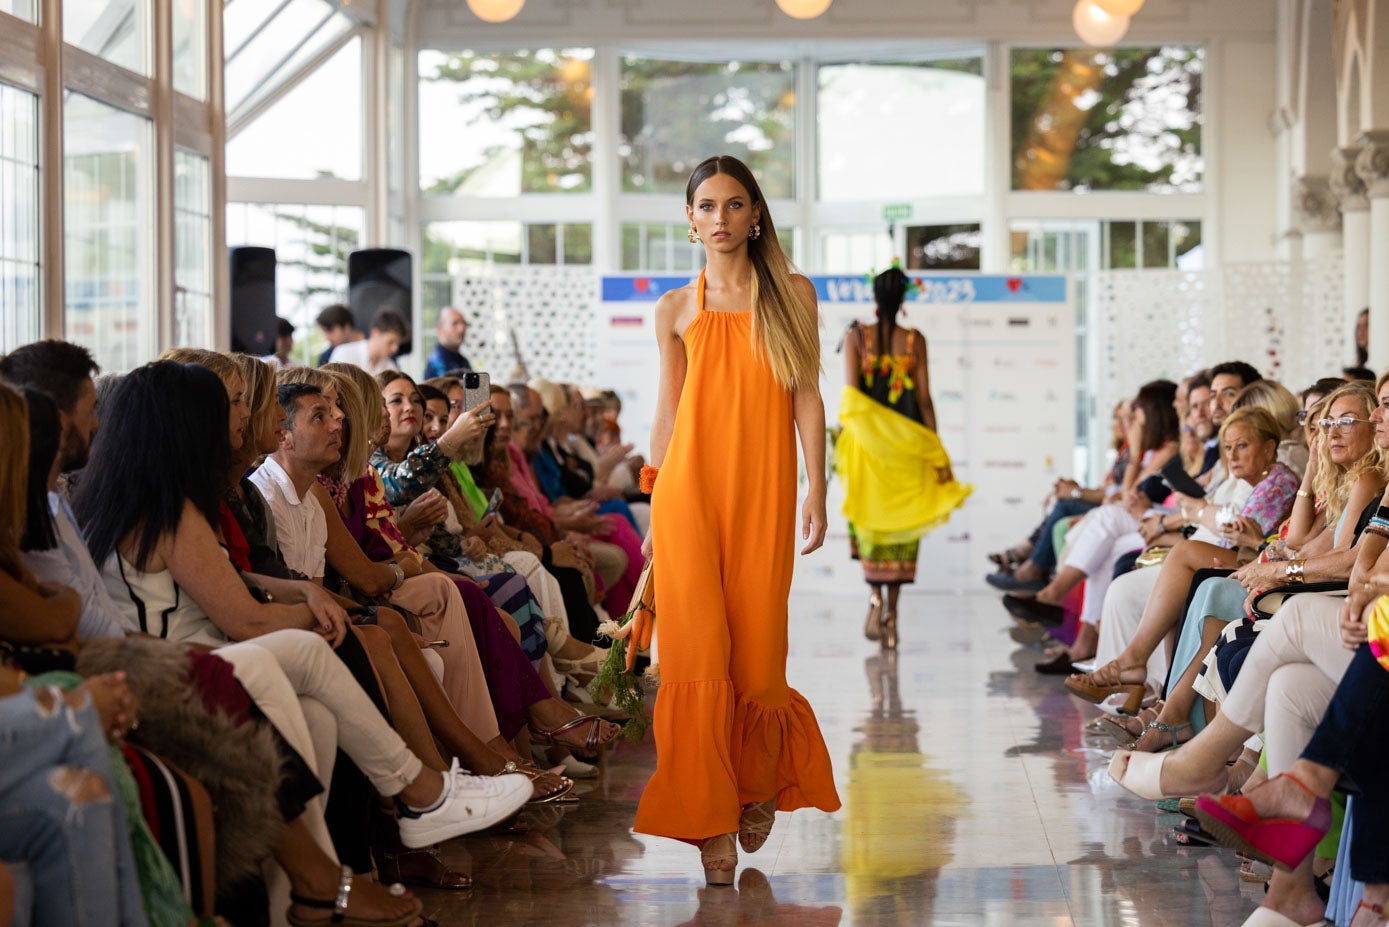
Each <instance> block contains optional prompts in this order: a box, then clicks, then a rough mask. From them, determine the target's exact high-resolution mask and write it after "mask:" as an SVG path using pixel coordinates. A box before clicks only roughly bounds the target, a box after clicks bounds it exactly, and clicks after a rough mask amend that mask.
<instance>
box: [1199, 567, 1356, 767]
mask: <svg viewBox="0 0 1389 927" xmlns="http://www.w3.org/2000/svg"><path fill="white" fill-rule="evenodd" d="M1344 604H1345V600H1344V599H1341V598H1335V597H1332V596H1324V595H1315V594H1312V593H1306V594H1303V595H1297V596H1293V597H1292V599H1290V600H1289V601H1288V603H1287V604H1286V605H1284V606H1283V607H1282V608H1280V609H1278V612H1277V614H1275V615H1274V616H1273V617H1272V618H1271V619H1269V620H1268V621H1267V622H1266V623H1265V624H1264V627H1263V630H1261V631H1260V632H1259V633H1258V634H1257V635H1256V636H1255V638H1254V645H1253V646H1252V647H1250V648H1249V654H1248V655H1247V656H1246V657H1245V658H1244V665H1243V666H1242V667H1240V672H1239V675H1238V676H1237V677H1236V678H1235V684H1234V686H1232V687H1231V688H1230V693H1229V695H1227V696H1226V698H1225V701H1224V703H1223V704H1222V705H1221V706H1220V710H1221V711H1222V712H1224V714H1225V716H1226V717H1227V718H1229V719H1230V720H1231V721H1233V722H1234V723H1235V724H1237V725H1239V726H1240V727H1242V728H1244V729H1245V730H1246V731H1252V732H1254V733H1258V732H1259V731H1263V732H1264V744H1265V747H1266V748H1267V750H1268V769H1269V773H1270V774H1273V775H1276V774H1278V773H1280V772H1284V771H1286V770H1287V769H1288V768H1289V767H1291V766H1292V764H1293V763H1294V762H1296V760H1297V758H1298V757H1299V756H1301V755H1302V750H1303V748H1305V747H1306V746H1307V742H1308V741H1309V740H1311V739H1312V733H1313V731H1315V730H1316V729H1317V725H1318V724H1319V723H1321V719H1322V715H1324V714H1325V713H1326V706H1327V705H1329V704H1330V703H1331V696H1332V695H1333V694H1335V692H1336V686H1337V685H1338V684H1339V683H1340V681H1341V677H1342V676H1343V675H1345V672H1346V668H1347V667H1348V666H1350V661H1351V658H1352V657H1354V656H1355V654H1354V652H1353V651H1350V650H1347V649H1346V648H1345V647H1344V646H1343V645H1342V644H1341V628H1340V625H1339V615H1340V611H1341V606H1342V605H1344Z"/></svg>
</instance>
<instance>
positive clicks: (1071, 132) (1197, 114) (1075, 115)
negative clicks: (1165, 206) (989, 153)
mask: <svg viewBox="0 0 1389 927" xmlns="http://www.w3.org/2000/svg"><path fill="white" fill-rule="evenodd" d="M1204 65H1205V57H1204V54H1203V51H1202V49H1200V48H1188V47H1176V46H1164V47H1161V48H1125V49H1117V50H1116V49H1107V50H1104V49H1064V50H1063V49H1016V50H1014V52H1013V55H1012V61H1011V67H1012V138H1013V148H1012V151H1013V189H1015V190H1147V191H1149V192H1154V193H1165V192H1183V193H1189V192H1196V191H1199V190H1200V189H1201V178H1202V160H1201V80H1202V75H1203V72H1204Z"/></svg>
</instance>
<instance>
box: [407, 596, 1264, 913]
mask: <svg viewBox="0 0 1389 927" xmlns="http://www.w3.org/2000/svg"><path fill="white" fill-rule="evenodd" d="M863 604H864V603H863V602H862V601H861V600H860V598H859V597H858V596H852V597H851V596H850V595H844V596H840V597H825V596H819V595H816V596H811V595H806V594H796V595H794V596H793V599H792V603H791V605H792V611H791V613H792V622H793V630H792V635H791V646H792V650H791V658H790V664H789V675H790V677H791V683H792V685H793V686H795V687H796V688H798V689H800V690H801V691H802V692H803V693H804V694H806V696H807V697H808V698H809V699H810V702H811V704H812V705H813V706H814V708H815V710H816V713H817V715H818V717H819V720H820V725H821V727H822V729H823V731H824V734H825V738H826V740H827V742H828V744H829V747H830V752H831V754H832V756H833V757H834V761H835V771H836V774H837V777H838V781H839V787H840V794H841V797H842V798H843V799H844V808H843V809H842V810H841V811H840V812H839V813H837V814H834V815H826V814H822V813H820V812H815V811H802V812H798V813H796V814H795V815H785V814H782V815H779V816H778V819H777V823H776V829H775V830H774V831H773V834H772V837H771V839H770V840H769V841H768V843H767V845H766V846H765V847H764V848H763V849H762V850H761V851H760V852H758V853H757V854H756V855H753V856H748V857H744V858H743V859H742V860H741V861H740V865H739V874H740V878H739V883H738V888H737V890H736V891H734V890H730V889H706V888H705V887H704V879H703V874H702V872H701V870H700V869H699V863H698V854H697V852H696V851H695V850H693V849H692V848H690V847H688V846H686V845H684V844H679V843H675V842H673V841H668V840H661V839H656V838H648V837H643V836H637V835H634V834H633V833H632V832H631V824H632V817H633V812H634V809H635V807H636V802H637V798H638V796H639V795H640V794H641V789H642V786H643V784H644V783H645V781H646V778H647V776H648V775H649V774H650V770H651V768H652V765H653V762H654V753H653V750H652V747H651V744H650V742H649V741H648V742H645V743H642V744H640V745H635V746H634V745H630V744H625V743H624V744H623V745H622V746H620V747H619V748H618V749H617V750H616V752H615V753H613V754H612V755H611V756H610V757H609V759H608V761H607V768H606V771H605V773H604V775H603V777H602V778H601V779H599V780H596V781H590V782H588V783H581V785H580V787H579V789H578V790H577V791H578V792H579V793H580V794H582V800H581V801H580V802H579V803H578V804H577V805H573V806H571V807H569V808H568V809H555V808H551V809H547V810H546V811H545V812H544V814H545V815H546V817H545V818H542V816H541V815H534V814H533V815H530V816H529V823H530V827H531V830H530V833H529V834H528V835H527V836H524V837H510V838H482V839H470V840H465V841H458V842H455V843H454V844H451V845H449V846H448V847H446V848H445V852H446V855H447V856H448V857H449V858H451V859H452V860H454V861H455V864H456V865H459V866H460V868H467V869H468V870H469V871H471V872H472V874H473V878H474V881H475V885H474V888H473V889H472V890H471V891H470V892H468V893H464V894H459V895H449V894H446V893H442V892H422V893H421V894H422V895H423V896H424V897H425V899H426V904H427V906H426V913H428V914H430V915H431V916H433V917H436V918H438V919H439V920H440V921H441V923H442V924H445V925H455V924H470V925H486V927H510V925H522V924H524V925H532V924H544V925H553V927H579V925H586V924H593V925H600V924H601V925H638V924H639V925H652V927H675V925H684V924H701V925H729V927H732V925H735V924H736V925H752V924H773V923H774V924H777V925H807V927H819V925H834V924H844V925H849V924H854V925H875V927H876V925H909V924H910V925H917V924H923V925H924V924H941V925H944V924H952V925H953V924H959V925H971V927H974V925H992V924H997V925H1030V924H1038V925H1041V924H1045V925H1055V927H1061V925H1076V927H1109V925H1130V924H1131V925H1142V927H1150V925H1174V927H1175V925H1203V927H1204V925H1211V927H1233V925H1238V924H1240V923H1241V922H1242V921H1243V919H1244V918H1245V916H1247V914H1248V913H1249V912H1250V911H1252V910H1253V908H1254V907H1255V905H1256V904H1257V903H1258V898H1259V894H1258V892H1259V886H1254V887H1252V888H1251V887H1248V886H1244V887H1242V886H1241V883H1240V882H1239V880H1238V878H1237V873H1236V864H1235V862H1234V857H1233V854H1232V853H1231V852H1229V851H1227V850H1218V849H1194V848H1185V847H1180V846H1178V844H1177V842H1176V840H1175V839H1174V838H1173V837H1172V836H1171V834H1170V831H1171V826H1172V825H1173V824H1175V823H1177V822H1178V821H1179V820H1180V816H1179V815H1164V814H1156V813H1154V810H1153V805H1152V803H1150V802H1145V801H1141V800H1139V799H1136V798H1133V797H1131V796H1129V795H1128V794H1127V793H1126V792H1123V791H1122V790H1121V789H1119V787H1118V786H1116V785H1114V784H1113V783H1112V782H1111V781H1110V780H1109V778H1108V776H1107V775H1106V774H1105V766H1106V763H1107V760H1108V752H1109V750H1110V749H1112V747H1113V744H1112V743H1111V742H1110V741H1109V740H1107V739H1099V738H1095V737H1088V736H1083V735H1082V725H1083V724H1084V722H1085V721H1087V720H1088V719H1089V718H1090V717H1092V716H1093V713H1094V710H1093V709H1092V708H1090V706H1088V705H1085V704H1082V703H1081V702H1079V701H1077V700H1076V699H1074V698H1071V697H1070V696H1068V695H1066V694H1065V693H1064V690H1063V689H1062V687H1061V681H1060V679H1058V678H1056V677H1044V676H1038V675H1037V674H1036V673H1034V672H1033V670H1032V664H1033V663H1034V662H1035V661H1036V659H1037V653H1038V652H1037V651H1036V650H1034V649H1028V648H1022V647H1019V646H1018V645H1016V644H1014V643H1013V642H1012V641H1011V640H1010V639H1009V637H1008V635H1007V629H1008V628H1009V627H1010V626H1011V625H1010V621H1009V619H1008V618H1007V616H1006V615H1005V614H1004V612H1003V609H1002V608H1001V607H1000V606H999V604H998V601H997V599H996V598H994V597H992V596H990V595H986V594H978V595H965V596H947V595H929V594H918V595H915V596H913V595H910V594H909V595H907V596H904V598H903V607H902V610H901V611H902V617H901V627H902V646H901V650H900V652H899V653H898V654H897V655H896V656H895V657H893V658H885V657H883V656H881V655H879V653H878V651H877V649H876V646H875V645H872V644H869V643H868V642H867V641H865V640H863V639H862V637H861V636H860V626H861V621H862V617H863Z"/></svg>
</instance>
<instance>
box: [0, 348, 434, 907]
mask: <svg viewBox="0 0 1389 927" xmlns="http://www.w3.org/2000/svg"><path fill="white" fill-rule="evenodd" d="M21 350H22V349H21ZM123 382H124V381H123ZM6 392H8V391H7V390H6V389H3V388H0V397H3V395H4V394H5V393H6ZM10 395H13V394H12V393H10ZM0 405H3V403H0ZM222 408H223V410H225V408H226V406H225V404H223V406H222ZM223 420H224V421H225V411H224V414H223ZM119 421H120V419H119V418H117V422H119ZM9 424H11V425H12V426H13V427H7V428H5V432H6V433H7V434H11V435H18V436H20V438H21V440H16V441H13V442H7V444H6V446H7V447H9V448H10V449H11V450H14V449H16V448H20V447H22V446H23V445H24V444H25V443H26V441H27V429H25V427H24V424H23V423H22V422H21V423H18V424H17V425H16V424H14V423H9ZM165 424H167V423H165ZM52 430H53V432H54V433H55V434H56V432H57V428H56V424H55V426H54V428H53V429H52ZM55 452H56V446H53V445H50V448H49V454H50V456H51V457H53V458H56V453H55ZM51 466H52V463H51V462H48V463H42V464H41V465H40V467H41V469H44V470H47V469H48V468H49V467H51ZM0 470H3V471H4V472H3V474H0V483H3V482H5V481H6V480H7V479H13V478H15V477H16V476H18V477H19V478H21V479H22V478H23V474H24V469H19V470H18V472H17V473H16V469H15V468H14V467H0ZM36 495H37V496H38V499H39V500H41V499H42V494H41V493H38V494H36ZM0 497H3V498H4V499H9V498H11V496H10V495H9V487H5V491H3V492H0ZM21 497H22V494H21ZM37 512H38V514H39V515H40V516H46V515H47V512H46V510H45V509H44V508H43V507H42V505H41V504H40V505H39V506H38V508H37ZM7 520H8V521H11V522H13V523H16V524H21V525H22V523H23V519H22V516H21V518H19V519H13V518H11V519H7ZM50 527H51V524H50ZM7 538H8V535H4V534H3V533H0V547H3V544H4V541H5V540H6V539H7ZM0 563H3V565H4V566H3V569H0V585H3V586H5V587H6V588H5V589H4V591H3V592H0V595H3V597H4V599H5V600H6V601H8V602H11V603H14V604H18V605H19V606H20V611H19V612H18V614H16V613H14V612H5V613H3V618H0V624H3V625H4V626H3V627H0V639H6V640H9V641H11V642H19V643H31V644H36V645H39V646H44V647H54V646H68V647H72V646H74V645H75V644H76V643H77V641H76V639H75V637H73V636H66V637H65V636H64V635H65V634H66V631H65V630H64V629H63V628H61V627H57V626H55V624H54V617H53V614H52V613H53V612H54V611H57V610H66V611H69V612H70V613H71V615H72V618H73V620H74V622H75V612H71V607H70V606H75V605H76V602H75V600H76V596H75V594H74V593H73V592H72V590H71V589H67V588H58V587H51V586H39V585H38V584H37V582H36V581H35V580H33V579H32V577H29V576H28V575H27V574H26V572H25V570H24V567H23V565H22V564H19V563H18V561H17V557H10V556H8V555H6V554H4V552H3V551H0ZM35 592H38V593H41V594H42V595H43V597H44V599H45V600H47V601H50V602H52V603H54V608H47V607H44V606H40V607H37V608H35V607H32V603H31V604H29V605H26V604H25V603H26V601H27V599H28V597H29V596H31V595H32V594H33V593H35ZM21 616H22V621H21V623H19V624H17V625H16V624H14V623H13V620H12V619H15V618H20V617H21ZM150 643H151V644H155V643H159V644H162V643H163V642H150ZM169 646H170V647H173V646H174V645H173V644H169ZM86 659H87V649H85V648H84V650H83V651H82V655H81V658H80V660H79V664H80V662H81V661H83V660H86ZM261 662H262V663H263V661H261ZM172 665H173V664H170V663H169V662H168V660H167V658H166V659H165V661H164V663H163V667H162V669H163V670H164V671H167V670H168V669H169V668H170V667H171V666H172ZM248 665H252V666H254V665H255V661H254V660H252V661H249V662H248ZM262 669H264V667H263V666H262ZM265 678H268V677H265ZM280 678H281V679H282V680H283V676H281V677H280ZM143 682H144V683H145V684H146V685H147V686H148V684H150V682H151V680H143ZM285 685H286V686H287V685H288V683H287V681H286V682H285ZM198 694H199V695H201V696H202V700H203V702H204V703H205V704H208V705H212V704H217V705H219V706H223V705H228V704H229V703H234V699H231V700H230V702H229V697H230V696H231V695H232V690H231V688H230V687H229V686H228V684H227V683H221V684H219V685H218V686H217V687H216V688H213V689H203V690H201V691H200V692H199V693H198ZM214 699H215V701H212V700H214ZM126 704H129V703H126ZM267 704H268V703H267ZM167 707H168V706H165V705H163V704H161V703H160V702H158V701H155V702H151V703H149V704H148V706H147V708H148V709H149V711H150V712H151V713H154V714H155V715H158V714H159V712H160V711H162V710H165V709H166V708H167ZM192 709H193V706H189V707H188V708H185V709H184V710H185V715H184V718H185V719H187V718H188V715H187V713H186V712H187V711H190V710H192ZM227 710H234V709H232V708H228V709H227ZM194 715H195V716H196V711H194ZM116 720H117V722H118V727H117V733H119V734H120V735H122V736H124V735H126V734H128V733H129V732H130V730H131V729H132V728H133V726H134V722H135V721H136V720H137V719H136V717H135V714H134V710H133V708H129V707H128V708H127V709H126V713H125V714H122V715H120V716H118V717H117V719H116ZM195 720H196V717H195ZM299 725H300V730H304V727H303V725H304V722H303V720H302V717H301V718H300V721H299ZM152 726H155V727H158V725H152ZM163 730H164V731H165V733H166V735H167V733H168V732H169V729H168V728H167V727H166V728H163ZM300 742H301V743H303V744H305V745H307V744H308V743H309V741H308V738H307V735H305V736H304V737H302V738H301V741H300ZM158 743H167V740H164V741H158ZM237 757H238V759H239V758H242V755H241V754H237ZM191 759H193V760H195V761H197V760H201V759H202V758H201V757H197V756H193V757H191ZM266 759H267V761H269V760H270V757H268V756H267V757H266ZM292 760H293V761H294V762H298V761H297V760H296V759H294V758H293V756H292V755H289V756H286V757H285V760H284V762H285V763H286V769H289V768H290V766H289V765H288V764H290V763H291V761H292ZM235 762H236V760H232V765H231V768H230V770H229V771H231V772H232V773H233V774H234V775H235V774H237V773H240V777H241V778H242V779H243V780H249V781H256V779H257V778H260V779H264V780H267V781H273V778H274V776H273V772H272V770H271V769H270V768H269V767H266V768H263V769H259V770H256V769H245V770H238V769H236V768H235ZM209 787H210V788H211V790H212V793H213V796H214V798H218V797H220V795H219V792H218V790H217V786H216V784H215V783H209ZM320 790H321V788H320V787H319V786H318V784H317V783H316V782H314V781H313V778H312V773H311V771H310V770H309V769H308V768H307V767H305V768H304V775H303V776H297V775H296V777H294V778H293V779H291V778H290V777H286V779H285V786H284V787H283V788H282V790H281V793H280V794H279V795H278V796H277V798H278V801H279V807H280V808H281V810H282V812H283V813H284V814H285V816H286V819H287V820H288V819H289V818H291V817H295V816H296V815H300V812H301V811H303V810H305V805H304V802H306V801H308V799H309V798H311V797H312V796H313V794H314V793H315V792H316V791H320ZM411 791H412V792H413V793H414V795H416V796H418V797H417V798H416V800H417V801H418V800H420V799H421V798H426V797H427V796H428V795H429V794H431V793H430V792H429V791H428V788H427V786H426V787H424V788H421V786H420V785H419V784H412V786H411ZM433 794H436V795H437V794H438V792H437V791H435V792H434V793H433ZM244 795H245V786H244V784H243V785H242V786H240V796H242V800H240V801H233V800H227V801H225V802H223V804H224V805H225V806H226V807H227V808H232V807H238V806H240V807H245V801H244ZM223 823H224V824H227V825H231V826H224V827H219V828H218V830H219V833H223V832H225V833H228V834H235V833H237V830H236V826H235V825H236V824H237V823H239V822H223ZM134 832H135V831H132V833H134ZM241 833H242V834H243V835H244V834H245V831H241ZM307 833H308V832H307V831H306V830H305V828H304V825H303V823H302V821H300V820H299V819H298V818H296V819H295V820H293V821H290V826H289V827H288V828H287V829H286V830H285V831H284V836H283V837H282V838H280V842H279V843H278V844H277V846H276V848H275V854H276V858H277V860H279V861H280V862H281V863H282V864H283V865H284V867H285V870H286V871H287V873H288V874H289V884H290V887H291V888H292V890H293V891H295V892H298V893H301V897H303V898H308V899H310V900H311V901H312V900H315V899H318V898H322V897H323V895H324V893H328V894H329V895H330V896H331V891H332V889H331V886H332V885H333V884H334V883H341V882H343V881H344V880H340V879H339V869H338V866H337V864H336V863H335V862H334V861H333V860H332V858H331V857H329V856H327V855H326V854H324V853H323V852H321V851H319V850H318V848H317V847H313V845H312V843H311V842H310V843H307V844H306V843H304V840H305V839H310V841H311V838H307ZM147 836H148V835H146V837H147ZM324 838H325V839H326V834H324ZM320 846H321V844H320ZM311 847H312V848H311ZM224 849H227V847H224ZM241 849H242V850H243V853H242V855H243V857H244V853H245V852H246V851H245V849H244V848H241ZM231 855H234V854H220V853H219V854H218V858H219V873H218V877H219V885H218V896H219V900H229V897H230V896H229V895H228V893H227V889H228V888H229V886H228V885H226V884H225V883H223V882H222V881H221V879H222V873H221V871H220V870H221V867H222V862H221V861H222V860H224V859H227V858H228V857H229V856H231ZM251 862H252V863H254V858H252V859H251ZM156 863H157V860H155V859H153V858H151V857H149V856H148V855H147V854H146V855H142V856H141V857H139V858H137V865H138V866H139V867H140V872H141V876H140V877H141V880H142V886H141V887H142V890H143V891H144V893H145V897H146V898H147V899H149V898H154V897H157V896H161V895H162V896H163V897H161V900H160V910H161V912H162V913H164V914H166V915H168V914H170V913H172V912H173V911H174V910H175V909H176V908H177V907H178V905H177V904H173V903H172V902H171V901H170V899H169V898H168V897H167V892H166V891H165V890H164V889H165V888H167V885H168V884H169V879H170V878H176V877H173V876H172V874H171V873H167V870H165V871H164V872H160V871H159V870H158V868H157V866H156ZM241 865H242V866H243V867H244V866H245V865H246V860H245V859H243V862H242V864H241ZM240 871H241V872H242V873H243V875H242V876H241V877H243V878H244V872H245V870H244V869H243V870H240ZM147 874H148V875H149V876H150V878H151V879H153V881H152V882H150V883H146V882H145V881H144V880H145V878H146V875H147ZM175 884H176V883H175ZM161 886H163V887H164V888H161ZM340 887H341V885H340ZM360 891H361V892H362V895H361V898H360V901H361V904H360V905H359V906H358V909H359V911H361V912H374V913H376V914H381V915H385V916H388V917H389V918H393V920H391V921H390V922H391V923H396V924H402V925H403V924H405V923H407V922H409V921H410V920H411V919H412V918H413V917H414V915H415V914H416V913H418V910H419V908H418V906H417V905H413V904H411V903H409V902H407V901H406V900H405V899H393V898H391V896H390V895H389V894H388V893H387V892H386V890H385V889H384V888H377V887H374V886H369V885H365V884H364V885H363V886H362V887H361V888H360ZM175 894H176V892H175ZM305 906H306V904H305V903H301V904H300V908H301V911H302V909H303V908H305ZM187 920H188V918H187V917H186V916H185V917H182V918H180V919H179V921H178V922H180V923H183V922H186V921H187ZM166 922H167V921H161V923H166Z"/></svg>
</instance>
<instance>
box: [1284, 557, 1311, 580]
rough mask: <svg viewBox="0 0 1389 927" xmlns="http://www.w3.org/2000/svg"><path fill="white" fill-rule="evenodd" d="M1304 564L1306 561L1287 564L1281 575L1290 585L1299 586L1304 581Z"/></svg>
mask: <svg viewBox="0 0 1389 927" xmlns="http://www.w3.org/2000/svg"><path fill="white" fill-rule="evenodd" d="M1306 562H1307V561H1305V560H1294V561H1292V562H1291V563H1289V564H1288V565H1287V567H1286V568H1285V569H1284V570H1283V575H1284V576H1285V577H1286V578H1287V580H1288V582H1289V583H1290V584H1292V585H1297V586H1300V585H1302V583H1303V582H1304V581H1305V580H1304V577H1303V574H1302V568H1303V565H1304V564H1306Z"/></svg>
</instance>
